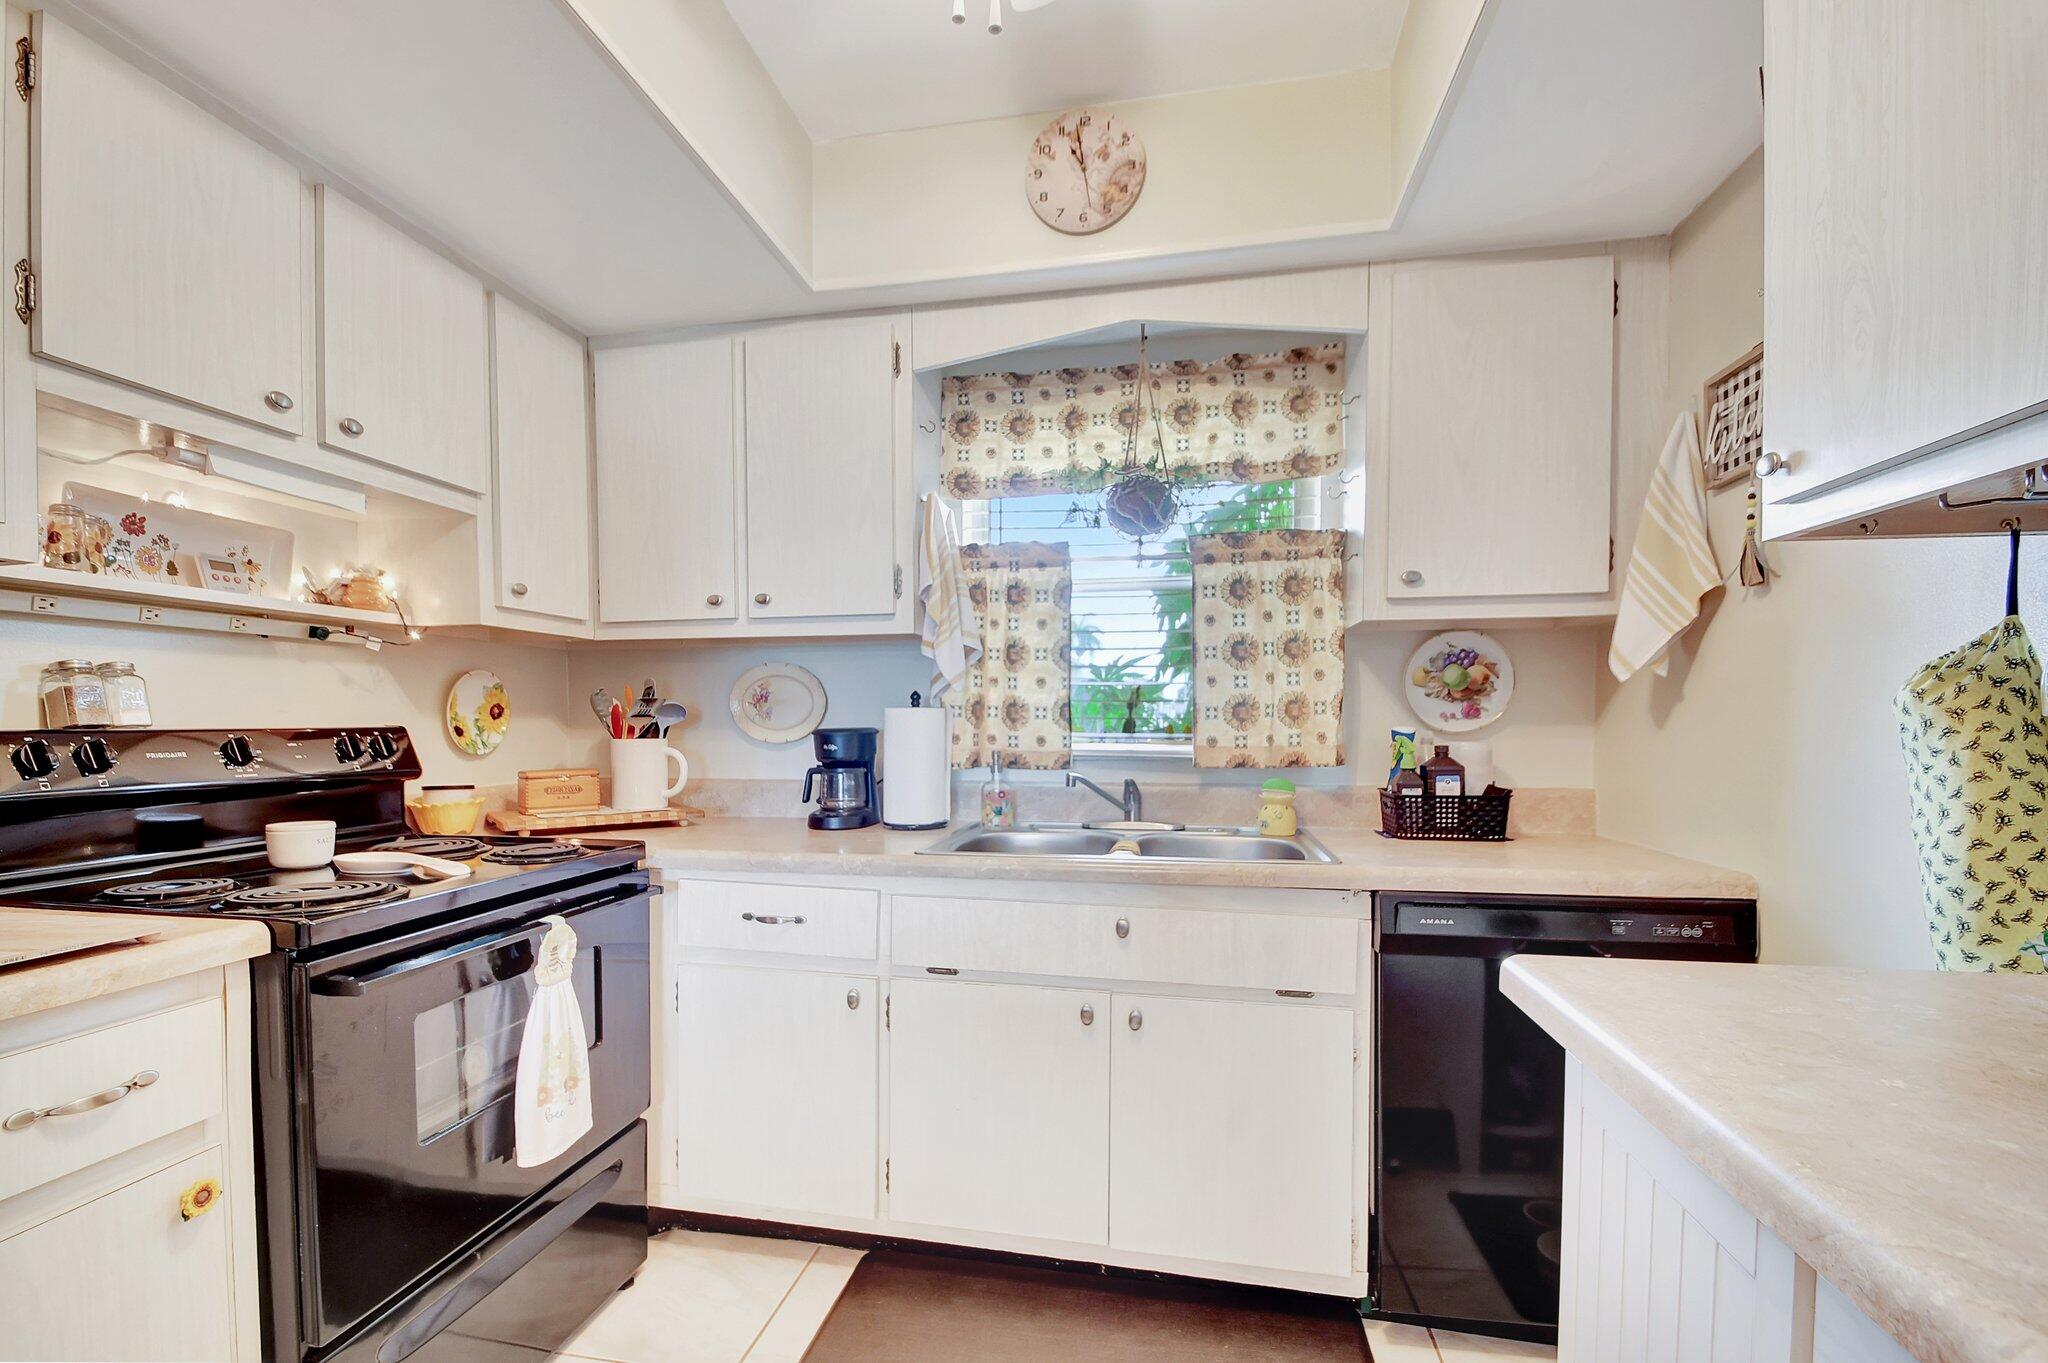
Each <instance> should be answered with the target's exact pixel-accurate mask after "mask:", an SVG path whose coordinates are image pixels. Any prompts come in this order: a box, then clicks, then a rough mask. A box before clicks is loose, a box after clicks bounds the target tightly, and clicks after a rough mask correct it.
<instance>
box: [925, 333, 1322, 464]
mask: <svg viewBox="0 0 2048 1363" xmlns="http://www.w3.org/2000/svg"><path fill="white" fill-rule="evenodd" d="M1148 380H1149V384H1150V392H1149V393H1147V392H1146V391H1145V389H1146V383H1147V381H1148ZM1343 383H1344V343H1343V342H1342V341H1332V342H1330V343H1328V344H1326V345H1317V346H1302V347H1298V348H1296V349H1294V350H1285V351H1278V352H1275V353H1273V354H1268V355H1226V356H1224V357H1223V358H1222V359H1220V360H1210V361H1203V360H1175V361H1171V362H1169V363H1166V364H1155V365H1152V366H1150V369H1149V374H1148V375H1147V378H1145V379H1141V377H1140V367H1139V366H1138V365H1135V364H1125V365H1117V366H1115V367H1114V368H1110V369H1050V370H1046V371H1045V372H1043V373H1038V374H1016V373H1006V374H976V375H971V376H967V377H956V378H949V379H947V380H946V381H945V383H944V385H943V388H942V397H941V409H942V411H943V413H944V425H943V428H942V430H941V433H940V437H939V440H940V456H939V486H940V487H941V488H942V489H943V490H944V491H945V493H946V494H947V495H948V496H950V497H953V498H956V499H959V500H963V501H964V500H969V499H982V498H992V497H1029V496H1034V495H1037V494H1039V493H1047V492H1092V491H1095V490H1097V489H1099V488H1101V487H1102V486H1103V485H1104V483H1106V482H1107V481H1108V480H1109V479H1110V477H1112V476H1113V475H1114V473H1115V472H1116V470H1117V469H1119V468H1121V467H1122V466H1123V464H1124V459H1125V452H1126V450H1127V449H1130V448H1133V437H1134V436H1135V446H1134V448H1135V453H1136V459H1137V462H1139V463H1140V464H1146V463H1154V464H1156V462H1157V461H1158V459H1159V455H1160V451H1161V447H1162V445H1163V447H1164V462H1165V468H1164V470H1163V472H1165V473H1166V474H1168V475H1169V476H1171V477H1172V478H1173V479H1174V481H1176V482H1181V483H1189V484H1202V483H1277V482H1285V481H1290V480H1293V479H1297V478H1314V477H1316V476H1318V475H1320V474H1324V473H1328V472H1331V471H1332V470H1334V469H1336V468H1337V467H1339V466H1340V465H1341V464H1342V463H1343V460H1344V429H1343V421H1342V415H1343V411H1344V406H1343ZM1141 398H1142V401H1141ZM1155 400H1156V402H1157V404H1158V421H1157V424H1156V425H1155V424H1154V421H1153V403H1154V402H1155Z"/></svg>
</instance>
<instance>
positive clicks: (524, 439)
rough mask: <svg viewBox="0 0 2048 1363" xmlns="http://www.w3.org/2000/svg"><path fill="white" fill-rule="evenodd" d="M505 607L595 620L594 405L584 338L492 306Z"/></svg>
mask: <svg viewBox="0 0 2048 1363" xmlns="http://www.w3.org/2000/svg"><path fill="white" fill-rule="evenodd" d="M491 360H492V372H491V401H492V429H493V432H494V434H495V436H496V439H497V455H498V459H497V477H496V479H495V482H494V485H493V487H492V497H491V504H492V506H493V507H494V508H495V517H496V525H495V530H496V539H497V550H498V562H497V568H498V574H497V576H498V582H497V593H498V595H497V601H498V605H499V606H500V607H501V608H503V609H505V610H509V611H521V612H531V613H533V614H536V615H549V616H555V617H558V618H561V619H564V620H574V621H578V622H582V621H587V620H589V619H590V404H589V400H588V397H589V388H590V386H589V381H588V377H587V373H586V370H585V366H584V353H583V338H582V337H580V336H571V335H569V334H568V333H567V332H565V331H562V330H560V329H559V328H556V327H554V326H551V325H549V324H548V323H546V322H544V321H542V320H541V319H540V318H538V317H536V316H534V315H533V314H532V313H530V312H528V311H527V310H526V309H524V308H522V307H520V306H519V305H518V304H516V303H513V302H511V301H510V300H508V299H506V298H503V297H498V296H493V297H492V299H491Z"/></svg>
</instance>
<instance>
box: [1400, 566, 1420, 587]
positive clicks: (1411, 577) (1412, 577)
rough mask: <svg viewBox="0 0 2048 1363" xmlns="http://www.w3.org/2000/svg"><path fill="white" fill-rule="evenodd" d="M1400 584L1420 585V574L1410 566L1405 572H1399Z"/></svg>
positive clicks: (1406, 585) (1405, 585)
mask: <svg viewBox="0 0 2048 1363" xmlns="http://www.w3.org/2000/svg"><path fill="white" fill-rule="evenodd" d="M1401 585H1402V586H1404V587H1420V586H1421V585H1422V574H1421V573H1418V572H1416V571H1415V570H1414V569H1413V568H1410V569H1409V570H1408V571H1407V572H1405V573H1403V574H1401Z"/></svg>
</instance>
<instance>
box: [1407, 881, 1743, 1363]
mask: <svg viewBox="0 0 2048 1363" xmlns="http://www.w3.org/2000/svg"><path fill="white" fill-rule="evenodd" d="M1374 922H1375V925H1376V926H1375V942H1376V945H1377V947H1378V951H1377V952H1376V954H1375V960H1376V962H1377V981H1376V985H1377V987H1376V989H1375V998H1376V1002H1377V1013H1378V1018H1377V1026H1376V1028H1375V1032H1374V1035H1375V1036H1376V1037H1377V1043H1376V1045H1375V1048H1374V1071H1373V1118H1374V1121H1373V1126H1374V1131H1373V1138H1374V1140H1373V1217H1372V1224H1373V1243H1372V1257H1371V1266H1370V1273H1371V1282H1372V1284H1373V1288H1372V1290H1373V1298H1372V1301H1373V1309H1372V1311H1371V1313H1370V1314H1372V1315H1374V1316H1377V1317H1381V1318H1384V1319H1388V1320H1397V1321H1406V1322H1411V1323H1415V1324H1426V1325H1441V1326H1444V1327H1446V1328H1451V1329H1459V1330H1466V1331H1471V1332H1475V1333H1482V1334H1492V1335H1502V1336H1506V1337H1509V1338H1514V1339H1529V1340H1537V1341H1542V1342H1548V1343H1554V1342H1555V1341H1556V1339H1557V1300H1558V1295H1557V1294H1558V1263H1559V1255H1560V1244H1561V1239H1562V1236H1561V1228H1562V1215H1561V1208H1562V1196H1563V1167H1564V1050H1563V1048H1562V1047H1560V1046H1559V1045H1558V1044H1557V1043H1556V1042H1555V1041H1552V1040H1551V1039H1550V1035H1549V1034H1548V1033H1547V1032H1545V1031H1544V1030H1543V1029H1542V1028H1541V1027H1539V1026H1537V1025H1536V1024H1535V1023H1534V1022H1533V1021H1531V1020H1530V1019H1529V1017H1528V1015H1527V1014H1525V1013H1523V1012H1522V1010H1521V1009H1520V1008H1518V1007H1516V1006H1515V1005H1514V1004H1513V1003H1512V1002H1510V1001H1509V1000H1508V999H1507V998H1506V997H1504V996H1503V995H1502V994H1501V992H1500V968H1501V964H1502V962H1504V961H1506V960H1507V959H1508V958H1509V957H1512V956H1517V955H1521V954H1522V953H1524V952H1533V953H1539V954H1544V955H1554V956H1628V957H1650V958H1663V959H1679V960H1699V961H1754V960H1755V959H1756V955H1757V932H1756V905H1755V903H1754V902H1751V901H1748V900H1727V899H1714V900H1701V899H1593V898H1562V897H1560V898H1539V897H1532V896H1521V895H1515V896H1508V895H1421V894H1382V895H1380V896H1379V903H1378V910H1377V912H1376V913H1375V915H1374Z"/></svg>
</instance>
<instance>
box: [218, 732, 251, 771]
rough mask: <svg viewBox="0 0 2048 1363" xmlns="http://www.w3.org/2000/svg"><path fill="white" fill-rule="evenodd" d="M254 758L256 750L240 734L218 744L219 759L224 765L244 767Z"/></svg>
mask: <svg viewBox="0 0 2048 1363" xmlns="http://www.w3.org/2000/svg"><path fill="white" fill-rule="evenodd" d="M255 760H256V750H255V749H254V748H252V747H250V746H249V740H248V739H246V738H244V737H242V736H241V735H240V734H236V735H235V736H234V737H232V738H230V739H229V740H228V741H227V742H225V743H223V744H221V745H220V761H221V765H222V766H224V767H246V766H248V765H249V764H250V763H252V762H254V761H255Z"/></svg>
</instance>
